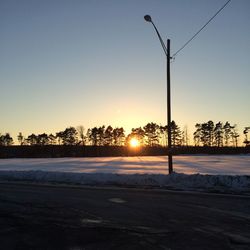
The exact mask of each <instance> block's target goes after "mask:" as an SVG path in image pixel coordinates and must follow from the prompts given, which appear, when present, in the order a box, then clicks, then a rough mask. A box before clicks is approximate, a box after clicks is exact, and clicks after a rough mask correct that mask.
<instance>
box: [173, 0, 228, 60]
mask: <svg viewBox="0 0 250 250" xmlns="http://www.w3.org/2000/svg"><path fill="white" fill-rule="evenodd" d="M230 1H231V0H228V1H227V2H226V3H225V4H224V5H223V6H222V7H221V8H220V9H219V10H218V11H217V12H216V13H215V14H214V15H213V16H212V17H211V18H210V19H209V20H208V21H207V22H206V23H205V24H204V25H203V26H202V27H201V28H200V29H199V30H198V31H197V32H196V33H195V34H194V35H193V36H192V37H191V38H190V39H189V40H188V41H187V42H186V43H185V44H184V45H183V46H182V47H181V48H180V49H179V50H177V51H176V52H175V53H174V54H173V56H172V57H173V58H175V57H176V55H177V54H178V53H179V52H180V51H181V50H183V49H184V48H185V47H186V46H187V45H188V44H189V43H190V42H191V41H192V40H193V39H194V38H195V37H196V36H197V35H198V34H199V33H200V32H201V31H202V30H203V29H204V28H205V27H206V26H207V25H208V24H209V23H210V22H211V21H212V20H213V19H214V18H215V17H216V16H217V15H218V14H219V13H220V12H221V11H222V10H223V9H224V8H225V7H226V6H227V5H228V4H229V2H230Z"/></svg>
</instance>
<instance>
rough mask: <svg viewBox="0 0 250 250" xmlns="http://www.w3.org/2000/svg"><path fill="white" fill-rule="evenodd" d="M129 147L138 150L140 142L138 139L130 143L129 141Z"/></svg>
mask: <svg viewBox="0 0 250 250" xmlns="http://www.w3.org/2000/svg"><path fill="white" fill-rule="evenodd" d="M129 145H130V146H131V147H133V148H137V147H139V146H140V142H139V141H138V140H137V139H136V138H132V139H131V140H130V141H129Z"/></svg>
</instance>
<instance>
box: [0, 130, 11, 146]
mask: <svg viewBox="0 0 250 250" xmlns="http://www.w3.org/2000/svg"><path fill="white" fill-rule="evenodd" d="M12 144H13V138H12V137H11V136H10V134H9V133H6V134H5V135H1V134H0V146H10V145H12Z"/></svg>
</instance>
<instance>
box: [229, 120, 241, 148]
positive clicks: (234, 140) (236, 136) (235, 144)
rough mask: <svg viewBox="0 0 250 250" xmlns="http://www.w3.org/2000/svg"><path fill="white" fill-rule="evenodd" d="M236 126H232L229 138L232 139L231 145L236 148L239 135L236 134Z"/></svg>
mask: <svg viewBox="0 0 250 250" xmlns="http://www.w3.org/2000/svg"><path fill="white" fill-rule="evenodd" d="M236 127H237V125H236V124H235V125H234V126H232V127H231V128H232V131H231V138H232V143H233V146H234V147H238V138H239V136H240V135H239V134H238V132H237V128H236Z"/></svg>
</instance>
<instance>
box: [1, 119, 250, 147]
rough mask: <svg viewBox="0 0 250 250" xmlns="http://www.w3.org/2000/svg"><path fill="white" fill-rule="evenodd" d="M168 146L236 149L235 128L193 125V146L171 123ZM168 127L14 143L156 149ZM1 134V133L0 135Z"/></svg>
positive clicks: (69, 133)
mask: <svg viewBox="0 0 250 250" xmlns="http://www.w3.org/2000/svg"><path fill="white" fill-rule="evenodd" d="M170 125H171V126H170V130H171V142H172V146H173V147H183V146H190V145H195V146H205V147H207V146H209V147H215V146H216V147H224V146H228V147H231V146H232V147H237V146H239V141H240V140H239V138H240V134H239V133H238V130H237V126H236V125H231V124H230V123H229V122H228V121H227V122H226V123H225V124H224V123H222V122H217V123H214V122H213V121H211V120H210V121H208V122H203V123H197V124H196V125H195V131H194V133H193V141H194V144H192V143H191V139H190V136H189V133H188V129H187V127H185V128H184V129H183V130H181V129H180V127H179V125H178V124H177V123H176V122H175V121H172V122H171V124H170ZM167 131H168V127H167V126H162V125H159V124H156V123H154V122H150V123H148V124H146V125H145V126H144V127H138V128H132V130H131V132H130V133H129V134H128V135H125V130H124V128H123V127H120V128H117V127H116V128H113V127H112V126H111V125H109V126H107V127H106V126H104V125H103V126H101V127H93V128H89V129H88V130H87V131H85V129H84V127H83V126H78V127H76V128H75V127H68V128H66V129H65V130H63V131H59V132H57V133H55V134H46V133H42V134H31V135H28V136H27V137H24V135H23V134H22V133H21V132H20V133H19V134H18V136H17V139H18V143H19V144H20V145H22V146H26V145H29V146H50V145H64V146H76V145H81V146H86V145H88V146H112V147H114V146H116V147H117V146H128V145H130V143H131V141H135V140H136V141H137V142H138V144H139V145H140V146H144V147H148V146H149V147H156V146H157V147H160V146H163V147H164V146H167V142H168V138H167V137H168V132H167ZM249 131H250V127H245V129H244V131H243V135H244V140H243V143H244V144H245V146H249V145H250V141H249V138H248V132H249ZM0 132H1V131H0ZM13 144H14V139H13V138H12V137H11V135H10V134H9V133H5V134H1V133H0V146H11V145H13Z"/></svg>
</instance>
